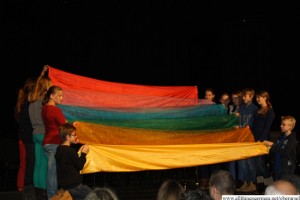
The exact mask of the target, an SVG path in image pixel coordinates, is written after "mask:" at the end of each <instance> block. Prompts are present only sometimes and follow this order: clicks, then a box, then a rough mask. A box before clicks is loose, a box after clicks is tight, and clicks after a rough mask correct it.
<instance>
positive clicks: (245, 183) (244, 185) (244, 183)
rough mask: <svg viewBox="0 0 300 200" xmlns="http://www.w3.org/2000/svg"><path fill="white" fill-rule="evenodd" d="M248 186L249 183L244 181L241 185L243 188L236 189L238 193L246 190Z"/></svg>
mask: <svg viewBox="0 0 300 200" xmlns="http://www.w3.org/2000/svg"><path fill="white" fill-rule="evenodd" d="M247 186H248V184H247V182H246V181H244V182H243V184H242V185H241V187H239V188H237V189H235V191H236V192H241V191H242V190H243V189H244V188H246V187H247Z"/></svg>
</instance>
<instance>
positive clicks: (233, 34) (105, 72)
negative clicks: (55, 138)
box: [0, 0, 300, 137]
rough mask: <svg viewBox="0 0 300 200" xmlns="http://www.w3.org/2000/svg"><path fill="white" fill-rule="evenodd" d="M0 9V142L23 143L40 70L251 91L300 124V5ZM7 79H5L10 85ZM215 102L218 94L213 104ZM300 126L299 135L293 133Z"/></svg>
mask: <svg viewBox="0 0 300 200" xmlns="http://www.w3.org/2000/svg"><path fill="white" fill-rule="evenodd" d="M1 4H2V6H1V7H2V11H1V13H2V21H3V22H2V27H1V30H2V31H1V32H2V33H4V34H2V40H3V41H2V43H1V44H2V45H1V46H2V48H3V51H2V53H1V54H2V57H3V58H2V62H3V65H2V66H1V71H2V73H1V74H2V79H1V80H2V88H4V90H3V89H2V95H1V99H2V100H1V101H2V108H1V115H0V116H1V123H2V128H1V135H2V136H1V137H17V135H16V131H17V125H16V123H15V121H14V118H13V110H14V105H15V103H16V99H17V90H18V87H20V86H21V85H22V84H23V82H24V81H25V79H26V78H27V77H29V76H36V77H37V76H38V75H39V74H40V72H41V70H42V68H43V65H45V64H49V65H51V66H53V67H55V68H58V69H61V70H65V71H68V72H71V73H75V74H79V75H83V76H88V77H92V78H97V79H101V80H107V81H113V82H123V83H134V84H147V85H197V86H198V91H199V98H204V90H205V88H208V87H212V88H214V89H215V90H216V93H217V96H218V95H219V94H220V93H221V92H224V91H227V92H232V91H233V90H235V89H243V88H245V87H251V88H253V89H255V90H260V89H265V90H267V91H269V93H270V95H271V102H272V104H273V106H274V110H275V113H276V119H275V121H274V123H273V128H272V130H273V131H280V117H281V116H282V115H288V114H289V115H294V116H295V117H296V119H297V120H299V117H298V116H299V106H298V101H297V96H299V94H298V91H299V89H298V88H297V86H296V84H297V83H296V79H297V78H298V77H299V76H298V74H297V72H296V70H298V69H297V68H298V67H299V35H300V34H299V33H300V31H299V22H300V17H299V7H298V6H296V5H293V4H292V3H291V2H289V3H282V2H280V3H279V2H278V3H276V2H271V3H270V2H262V1H260V2H258V3H255V2H253V1H239V2H228V1H220V2H219V1H218V2H217V1H188V0H187V1H176V0H160V1H159V0H152V1H151V0H139V1H133V0H123V1H118V0H103V1H81V0H73V1H72V0H39V1H34V0H27V1H24V0H22V1H20V0H14V1H5V2H1ZM4 79H5V80H4ZM217 98H218V97H217ZM297 126H299V125H298V124H297V125H296V130H297Z"/></svg>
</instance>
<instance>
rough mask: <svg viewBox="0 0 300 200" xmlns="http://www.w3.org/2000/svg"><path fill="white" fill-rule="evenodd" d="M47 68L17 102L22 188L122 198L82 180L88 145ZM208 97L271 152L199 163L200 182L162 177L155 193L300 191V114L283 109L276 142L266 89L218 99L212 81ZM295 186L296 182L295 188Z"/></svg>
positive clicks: (188, 197)
mask: <svg viewBox="0 0 300 200" xmlns="http://www.w3.org/2000/svg"><path fill="white" fill-rule="evenodd" d="M47 70H48V66H47V65H46V66H44V68H43V70H42V72H41V75H40V76H39V77H38V78H37V79H34V78H30V79H27V80H26V82H25V83H24V85H23V87H22V88H20V89H19V93H18V99H17V103H16V106H15V119H16V121H17V122H18V124H19V131H18V135H19V150H20V166H19V171H18V178H17V187H18V189H19V190H20V191H24V194H25V199H30V200H35V199H37V198H36V196H41V195H44V196H46V197H47V199H49V200H50V199H52V198H53V197H54V196H55V194H56V193H57V191H58V189H59V188H62V189H64V190H66V191H68V192H69V193H70V195H71V196H72V198H73V199H75V200H84V199H86V200H90V199H113V200H117V199H118V197H117V195H116V193H115V192H114V191H113V190H112V189H111V188H106V187H105V188H94V189H92V188H90V187H89V186H87V185H85V184H83V182H82V175H81V174H80V171H81V170H82V169H83V167H84V164H85V162H86V154H87V153H88V152H89V147H88V145H84V144H82V145H81V147H80V148H79V150H78V151H77V150H75V149H74V148H73V147H72V145H73V144H80V141H79V139H78V138H77V135H76V125H73V124H71V123H68V121H67V119H66V118H65V116H64V114H63V112H62V110H61V109H60V108H59V107H58V106H57V105H58V104H60V103H61V102H62V100H63V88H61V87H59V86H56V85H52V81H51V79H50V78H49V77H48V76H47ZM205 99H206V100H207V101H210V102H211V103H220V104H223V105H224V107H225V108H226V110H227V114H231V115H236V116H237V117H238V119H239V123H238V125H237V126H236V127H234V128H244V127H247V128H249V129H251V131H252V133H253V137H254V140H255V142H261V143H263V144H264V145H266V147H268V149H269V152H270V153H269V155H263V156H255V157H251V158H247V159H242V160H237V161H231V162H228V163H222V164H213V165H205V166H199V168H200V172H201V173H200V185H199V188H198V189H197V190H194V191H191V190H187V189H186V188H184V187H182V185H181V184H180V183H179V182H177V181H176V180H167V181H165V182H163V184H162V185H161V187H160V189H159V191H158V193H157V200H171V199H172V200H179V199H181V200H192V199H202V198H203V199H208V198H212V199H216V200H219V199H221V197H222V195H230V194H234V193H235V192H255V191H262V190H263V191H264V189H265V188H266V193H267V194H284V193H285V191H287V190H289V192H290V193H288V194H299V188H297V187H296V186H295V183H293V181H291V180H292V179H291V177H293V176H296V174H295V171H296V165H297V152H296V150H297V149H296V148H297V139H296V135H295V133H294V132H293V130H294V127H295V125H296V119H295V117H294V116H290V115H287V116H282V118H281V124H280V128H281V132H282V133H281V135H280V136H279V137H278V139H277V140H276V141H275V142H274V141H271V137H270V134H271V126H272V123H273V121H274V118H275V112H274V110H273V107H272V104H271V102H270V95H269V93H268V92H267V91H264V90H262V91H258V92H255V91H254V90H253V89H251V88H245V89H243V90H241V91H239V90H236V91H233V92H232V93H231V94H229V93H227V92H224V93H223V94H221V95H220V99H219V101H216V100H215V93H214V90H213V89H211V88H207V89H206V91H205ZM254 99H255V100H256V101H254ZM270 159H272V160H273V162H270ZM270 164H272V166H270ZM271 168H272V170H270V169H271ZM288 183H290V184H291V186H288ZM282 184H283V185H284V186H282ZM292 186H294V187H295V188H292V189H291V187H292ZM286 187H287V188H289V189H286ZM282 188H284V189H285V190H284V191H283V190H281V189H282ZM206 189H209V196H207V194H206V193H205V192H203V191H205V190H206ZM38 193H39V194H38Z"/></svg>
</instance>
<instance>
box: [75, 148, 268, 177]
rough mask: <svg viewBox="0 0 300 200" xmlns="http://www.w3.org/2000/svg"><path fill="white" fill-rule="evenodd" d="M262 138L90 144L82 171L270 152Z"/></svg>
mask: <svg viewBox="0 0 300 200" xmlns="http://www.w3.org/2000/svg"><path fill="white" fill-rule="evenodd" d="M267 153H268V150H267V148H266V146H265V145H263V144H262V143H260V142H244V143H222V144H189V145H90V152H89V153H88V155H87V162H86V164H85V166H84V168H83V170H82V171H81V173H82V174H87V173H94V172H101V171H104V172H130V171H142V170H162V169H172V168H182V167H191V166H199V165H206V164H213V163H221V162H227V161H233V160H238V159H244V158H249V157H252V156H257V155H263V154H267Z"/></svg>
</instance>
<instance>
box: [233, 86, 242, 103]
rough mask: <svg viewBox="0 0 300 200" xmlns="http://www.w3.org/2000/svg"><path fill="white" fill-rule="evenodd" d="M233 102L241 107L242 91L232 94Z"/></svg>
mask: <svg viewBox="0 0 300 200" xmlns="http://www.w3.org/2000/svg"><path fill="white" fill-rule="evenodd" d="M231 100H232V102H233V104H234V105H236V106H239V105H240V104H241V102H242V92H241V91H240V90H235V91H233V92H232V93H231Z"/></svg>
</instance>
